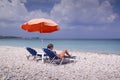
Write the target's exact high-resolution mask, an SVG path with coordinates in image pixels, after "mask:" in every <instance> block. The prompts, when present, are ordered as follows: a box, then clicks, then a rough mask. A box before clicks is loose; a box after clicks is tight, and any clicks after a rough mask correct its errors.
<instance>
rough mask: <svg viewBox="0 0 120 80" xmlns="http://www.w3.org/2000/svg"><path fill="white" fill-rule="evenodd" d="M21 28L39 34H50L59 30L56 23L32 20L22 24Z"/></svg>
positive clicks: (45, 20)
mask: <svg viewBox="0 0 120 80" xmlns="http://www.w3.org/2000/svg"><path fill="white" fill-rule="evenodd" d="M21 28H22V29H23V30H27V31H28V32H37V31H38V32H40V33H51V32H54V31H58V30H59V29H60V28H59V26H58V24H57V23H55V22H54V21H52V20H50V19H45V18H41V19H32V20H30V21H28V22H26V23H24V24H23V25H22V26H21Z"/></svg>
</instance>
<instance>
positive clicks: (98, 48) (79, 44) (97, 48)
mask: <svg viewBox="0 0 120 80" xmlns="http://www.w3.org/2000/svg"><path fill="white" fill-rule="evenodd" d="M48 43H53V44H54V46H55V48H56V49H58V50H62V49H68V50H70V51H85V52H87V51H89V52H105V53H106V52H108V53H116V54H120V40H119V39H115V40H87V39H85V40H56V39H51V40H43V45H42V41H41V40H40V39H31V40H30V39H0V46H18V47H27V46H29V47H36V48H41V47H42V46H43V47H46V46H47V44H48Z"/></svg>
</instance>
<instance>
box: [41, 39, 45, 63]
mask: <svg viewBox="0 0 120 80" xmlns="http://www.w3.org/2000/svg"><path fill="white" fill-rule="evenodd" d="M41 49H43V38H41ZM42 63H44V52H43V53H42Z"/></svg>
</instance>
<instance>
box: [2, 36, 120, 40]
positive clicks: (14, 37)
mask: <svg viewBox="0 0 120 80" xmlns="http://www.w3.org/2000/svg"><path fill="white" fill-rule="evenodd" d="M0 39H47V40H52V39H53V40H120V38H39V37H18V36H1V35H0Z"/></svg>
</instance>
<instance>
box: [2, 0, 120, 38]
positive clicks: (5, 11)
mask: <svg viewBox="0 0 120 80" xmlns="http://www.w3.org/2000/svg"><path fill="white" fill-rule="evenodd" d="M34 18H48V19H52V20H53V21H55V22H56V23H57V24H58V25H59V27H60V31H57V32H54V33H52V34H40V33H39V32H33V33H29V32H27V31H24V30H22V29H21V25H22V24H23V23H24V22H27V21H29V20H31V19H34ZM0 35H3V36H19V37H43V38H79V39H83V38H90V39H92V38H95V39H96V38H97V39H103V38H105V39H109V38H111V39H116V38H119V39H120V0H0Z"/></svg>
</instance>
